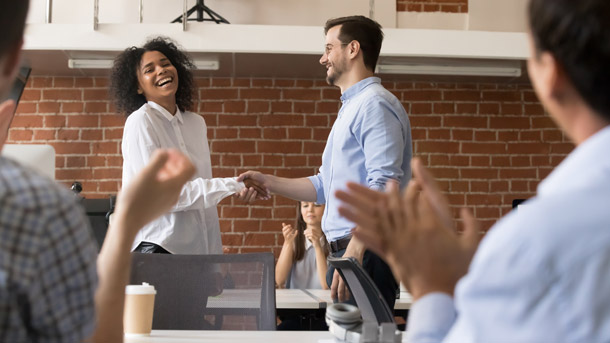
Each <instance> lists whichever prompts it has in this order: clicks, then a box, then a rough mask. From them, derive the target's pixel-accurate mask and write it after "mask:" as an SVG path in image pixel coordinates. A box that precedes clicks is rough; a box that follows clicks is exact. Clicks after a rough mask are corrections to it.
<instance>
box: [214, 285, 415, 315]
mask: <svg viewBox="0 0 610 343" xmlns="http://www.w3.org/2000/svg"><path fill="white" fill-rule="evenodd" d="M227 300H229V301H227ZM412 300H413V299H412V297H411V295H410V294H409V293H407V292H401V293H400V298H399V299H396V304H395V305H394V312H395V313H396V314H397V315H401V314H403V313H405V312H406V311H407V310H409V308H411V303H412ZM332 303H333V300H332V298H331V296H330V290H324V289H276V290H275V308H276V311H277V312H278V314H280V315H281V314H289V313H307V312H318V311H320V310H322V311H325V310H326V308H327V307H328V306H329V305H331V304H332ZM207 307H208V309H215V308H216V309H228V308H258V307H260V290H248V289H226V290H224V291H223V294H221V295H219V296H214V297H210V298H209V299H208V304H207Z"/></svg>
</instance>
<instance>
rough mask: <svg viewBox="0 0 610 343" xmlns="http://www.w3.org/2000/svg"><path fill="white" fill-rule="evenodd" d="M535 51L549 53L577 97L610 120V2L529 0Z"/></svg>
mask: <svg viewBox="0 0 610 343" xmlns="http://www.w3.org/2000/svg"><path fill="white" fill-rule="evenodd" d="M529 24H530V28H531V32H532V36H533V39H534V44H535V48H536V54H540V53H543V52H549V53H550V54H551V55H553V57H554V58H555V60H556V61H557V62H558V63H559V65H560V66H561V67H562V68H563V70H564V71H565V73H566V75H567V77H568V79H569V80H570V81H571V82H572V84H573V85H574V87H575V88H576V90H577V91H578V92H579V94H580V96H581V97H582V98H583V99H584V100H585V101H586V102H587V103H588V105H589V106H590V107H591V108H592V109H593V110H595V111H596V112H598V113H599V114H600V115H601V116H603V118H604V119H605V120H606V121H610V1H609V0H531V2H530V5H529Z"/></svg>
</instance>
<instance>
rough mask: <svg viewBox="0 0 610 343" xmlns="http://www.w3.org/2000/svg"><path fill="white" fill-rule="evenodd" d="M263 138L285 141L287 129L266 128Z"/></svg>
mask: <svg viewBox="0 0 610 343" xmlns="http://www.w3.org/2000/svg"><path fill="white" fill-rule="evenodd" d="M263 137H264V138H265V139H284V138H286V137H287V136H286V129H285V128H283V127H282V128H264V129H263Z"/></svg>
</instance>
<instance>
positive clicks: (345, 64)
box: [239, 16, 411, 308]
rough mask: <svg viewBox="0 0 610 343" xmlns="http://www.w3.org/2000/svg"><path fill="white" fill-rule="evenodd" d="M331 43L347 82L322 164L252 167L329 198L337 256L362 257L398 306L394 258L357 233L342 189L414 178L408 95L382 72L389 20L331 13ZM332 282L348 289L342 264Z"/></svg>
mask: <svg viewBox="0 0 610 343" xmlns="http://www.w3.org/2000/svg"><path fill="white" fill-rule="evenodd" d="M324 32H325V34H326V45H325V48H324V54H323V55H322V58H321V59H320V64H322V65H323V66H325V67H326V69H327V72H326V81H327V82H328V84H330V85H332V86H336V87H339V89H340V90H341V94H342V96H341V101H342V103H343V104H342V106H341V110H340V111H339V115H338V117H337V120H336V121H335V123H334V125H333V128H332V130H331V133H330V136H329V138H328V142H327V143H326V147H325V149H324V154H323V155H322V166H321V167H320V172H319V173H318V174H317V175H315V176H311V177H309V178H299V179H287V178H280V177H275V176H272V175H263V174H261V173H258V172H252V171H250V172H246V173H244V174H242V175H240V179H239V180H243V179H247V178H253V179H255V180H256V181H259V182H261V183H263V185H264V186H266V187H267V189H268V190H269V191H271V192H273V193H276V194H280V195H283V196H286V197H289V198H292V199H296V200H300V201H308V202H313V201H315V202H317V203H319V204H324V203H325V204H326V211H325V213H324V217H323V219H322V229H323V230H324V233H325V235H326V237H327V239H328V241H329V242H330V246H331V250H332V251H331V253H332V255H333V256H346V257H347V256H351V257H355V258H356V259H357V260H358V261H360V262H361V263H362V264H363V267H364V268H365V270H367V271H368V272H369V274H370V275H371V277H372V278H373V280H374V281H375V283H376V285H377V287H378V288H379V289H380V290H381V292H382V293H383V295H384V298H385V300H386V302H387V303H388V305H389V306H390V307H391V308H393V307H394V302H395V298H396V289H397V287H398V286H397V283H396V281H395V280H394V278H393V276H392V273H391V271H390V270H389V268H388V266H387V265H386V264H385V263H384V262H383V261H382V260H381V259H379V257H378V256H376V255H375V254H373V253H371V252H369V251H367V252H365V249H364V247H363V246H362V244H360V242H358V240H356V239H352V238H351V230H352V229H353V224H352V223H351V222H350V221H348V220H346V219H344V218H342V217H341V216H340V215H339V213H338V211H337V206H338V202H337V200H336V198H335V197H334V195H333V194H334V192H335V190H336V189H338V188H341V187H344V186H345V183H346V182H348V181H353V182H358V183H361V184H365V185H367V186H368V187H370V188H372V189H375V190H383V189H384V187H385V185H386V183H387V182H388V181H393V182H398V183H400V184H401V185H402V186H404V185H406V183H407V181H408V180H409V179H410V178H411V170H410V167H409V163H410V160H411V129H410V125H409V119H408V117H407V114H406V112H405V110H404V108H403V107H402V105H401V103H400V101H399V100H398V99H397V98H396V97H395V96H394V95H392V93H390V92H389V91H387V90H386V89H384V88H383V86H381V83H380V82H381V81H380V79H379V78H376V77H374V76H373V75H374V71H375V65H376V64H377V59H378V57H379V51H380V50H381V42H382V40H383V33H382V32H381V26H380V25H379V24H378V23H376V22H375V21H373V20H371V19H369V18H366V17H363V16H351V17H343V18H337V19H331V20H329V21H328V22H327V23H326V26H325V28H324ZM327 282H328V284H329V286H330V287H331V295H332V297H333V299H336V298H338V299H339V300H340V301H344V300H346V299H347V297H348V293H347V289H346V286H345V285H344V284H343V280H342V279H341V278H340V277H339V274H338V272H336V271H335V270H334V268H329V271H328V274H327Z"/></svg>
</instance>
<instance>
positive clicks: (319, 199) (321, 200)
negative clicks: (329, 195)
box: [307, 175, 326, 205]
mask: <svg viewBox="0 0 610 343" xmlns="http://www.w3.org/2000/svg"><path fill="white" fill-rule="evenodd" d="M307 179H308V180H309V181H310V182H311V183H312V184H313V188H314V189H315V190H316V204H319V205H322V204H325V203H326V198H325V197H324V185H323V184H322V180H321V179H320V178H319V177H318V176H317V175H314V176H309V177H308V178H307Z"/></svg>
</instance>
